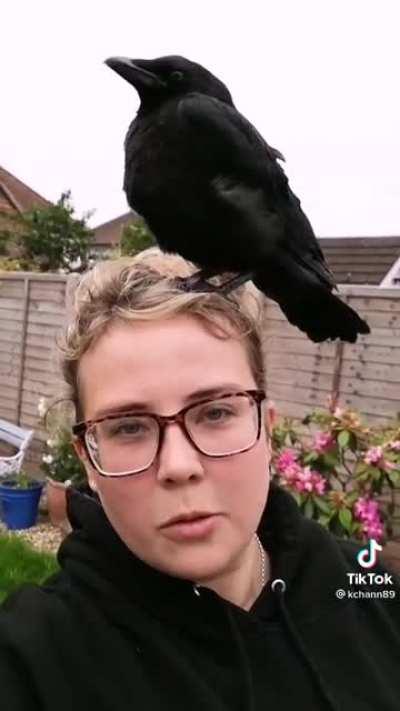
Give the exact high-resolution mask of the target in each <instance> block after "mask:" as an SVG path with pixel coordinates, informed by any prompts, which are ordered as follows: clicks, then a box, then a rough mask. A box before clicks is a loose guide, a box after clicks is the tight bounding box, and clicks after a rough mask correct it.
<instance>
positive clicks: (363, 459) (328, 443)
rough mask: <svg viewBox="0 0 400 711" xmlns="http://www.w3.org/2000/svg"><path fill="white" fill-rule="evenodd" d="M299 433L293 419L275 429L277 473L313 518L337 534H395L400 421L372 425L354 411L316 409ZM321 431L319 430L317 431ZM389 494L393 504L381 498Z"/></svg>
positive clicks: (379, 537)
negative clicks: (388, 424) (394, 520)
mask: <svg viewBox="0 0 400 711" xmlns="http://www.w3.org/2000/svg"><path fill="white" fill-rule="evenodd" d="M302 424H303V425H306V426H308V431H307V430H306V431H305V432H304V429H305V428H304V427H303V428H302V431H301V432H300V428H299V425H298V424H297V425H296V424H295V421H294V420H293V419H292V418H287V417H285V418H283V419H282V420H281V421H279V422H276V423H274V424H273V429H272V450H273V454H272V461H271V470H272V474H273V475H274V476H275V477H276V478H277V479H278V483H279V484H280V485H281V486H283V487H285V488H286V489H287V490H288V491H289V492H290V493H291V494H292V496H293V497H294V498H295V500H296V501H297V503H298V505H299V506H300V508H301V509H302V511H303V512H304V514H305V515H306V516H307V517H308V518H312V519H316V520H317V521H319V523H321V524H322V525H323V526H325V527H326V528H328V529H329V530H330V531H331V532H332V533H334V534H335V535H338V536H342V537H345V538H348V537H351V538H357V539H360V540H362V541H366V540H367V539H368V538H374V539H375V540H377V541H381V540H384V539H385V540H386V539H388V538H390V537H391V536H392V535H393V516H394V511H395V490H396V488H397V489H400V419H399V420H398V421H396V422H395V423H394V424H393V426H386V427H375V428H372V427H367V426H365V425H364V424H363V423H362V421H361V418H360V416H359V415H358V414H357V413H356V412H354V411H352V410H344V409H342V408H340V407H336V408H335V409H334V410H333V412H332V411H327V412H324V411H317V410H315V411H313V412H312V413H311V414H310V415H307V416H306V417H305V418H304V419H303V420H302ZM315 427H317V429H315ZM386 490H388V491H389V492H390V493H389V500H388V501H387V502H386V503H385V502H383V501H381V500H378V497H379V496H380V495H381V494H382V493H384V494H385V493H386Z"/></svg>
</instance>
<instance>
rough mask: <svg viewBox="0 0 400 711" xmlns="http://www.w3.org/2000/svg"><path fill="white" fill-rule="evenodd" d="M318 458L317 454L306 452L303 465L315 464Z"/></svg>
mask: <svg viewBox="0 0 400 711" xmlns="http://www.w3.org/2000/svg"><path fill="white" fill-rule="evenodd" d="M318 457H319V454H318V452H308V453H307V454H306V455H305V457H304V458H303V461H304V464H310V463H311V462H315V461H316V460H317V459H318Z"/></svg>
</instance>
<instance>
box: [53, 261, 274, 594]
mask: <svg viewBox="0 0 400 711" xmlns="http://www.w3.org/2000/svg"><path fill="white" fill-rule="evenodd" d="M194 271H195V267H194V266H193V265H191V264H190V263H189V262H186V261H185V260H183V259H182V258H181V257H178V256H177V255H169V254H166V255H164V254H162V253H161V252H160V251H159V250H158V248H151V249H149V250H146V251H145V252H141V253H140V254H139V255H137V256H136V257H135V258H123V259H119V260H115V261H113V262H104V263H101V264H99V265H97V266H96V267H95V268H94V269H93V270H92V271H91V272H89V273H88V274H86V275H85V276H84V277H83V279H82V280H81V283H80V284H79V286H78V288H77V290H76V294H75V302H74V309H73V314H72V319H71V323H70V324H69V327H68V329H67V332H66V334H65V343H64V344H63V345H62V354H63V355H62V368H63V373H64V377H65V379H66V382H67V383H68V384H69V387H70V390H71V397H72V399H73V401H74V403H75V406H76V411H77V419H78V420H89V419H90V420H93V419H95V418H97V417H100V416H101V415H102V414H103V413H104V412H110V411H112V410H114V409H115V408H118V407H123V406H126V405H128V404H129V405H130V404H131V403H133V402H135V403H136V402H139V401H140V402H141V403H145V404H146V409H147V410H148V411H149V412H152V413H156V414H159V415H171V414H175V413H177V412H178V411H180V410H181V409H182V408H183V407H184V406H185V405H187V404H189V403H192V402H193V403H195V402H196V397H193V393H195V392H197V391H198V390H201V389H206V388H220V387H221V388H223V390H221V393H223V392H224V391H225V392H229V391H230V390H231V391H232V390H237V391H244V390H254V389H265V373H264V359H263V353H262V345H261V335H260V332H261V322H262V306H261V302H259V301H258V296H257V293H258V292H256V290H255V289H254V288H253V287H252V286H249V285H245V286H242V287H240V288H239V289H237V290H236V291H235V292H233V293H232V294H230V295H229V298H227V297H226V296H222V295H218V294H216V293H207V294H205V293H195V292H194V293H193V292H192V293H184V292H182V291H180V290H179V289H178V288H177V287H176V285H175V284H174V282H173V278H174V277H175V276H189V275H190V274H192V273H193V272H194ZM189 398H190V399H189ZM197 399H198V400H199V399H204V398H200V397H198V398H197ZM254 406H255V403H254ZM142 409H143V408H142V407H141V408H140V410H142ZM262 409H263V413H262V423H261V424H262V427H261V435H260V437H259V439H258V441H257V442H256V443H255V445H254V446H253V447H252V448H251V449H249V450H248V451H244V452H242V453H238V454H234V455H232V456H228V457H220V458H212V457H208V456H207V455H205V454H203V453H201V452H199V451H198V450H197V449H196V448H195V447H193V445H192V444H191V442H190V441H189V440H188V439H187V438H186V436H185V434H184V432H183V431H182V430H181V429H180V426H179V425H178V424H177V423H174V424H168V425H167V428H166V430H165V437H164V441H163V445H162V448H161V450H160V452H159V453H158V456H157V458H156V459H155V460H154V462H153V464H152V465H151V466H150V467H149V468H148V469H146V470H145V471H143V472H141V473H139V474H134V475H131V476H128V477H122V478H111V477H104V476H102V475H101V474H100V473H99V472H98V471H97V470H96V469H95V468H94V466H93V465H92V463H91V462H90V461H89V459H88V457H87V453H86V451H85V448H84V447H83V446H82V442H79V441H78V442H76V450H77V452H78V454H79V456H80V457H81V459H82V461H83V462H84V465H85V468H86V471H87V475H88V479H89V483H90V486H91V487H92V489H93V490H96V491H97V493H98V495H99V497H100V500H101V502H102V505H103V508H104V510H105V512H106V514H107V516H108V518H109V520H110V522H111V524H112V525H113V527H114V529H115V530H116V532H117V533H118V534H119V536H120V537H121V539H122V540H123V541H124V542H125V544H126V545H127V546H128V547H129V548H130V549H131V550H132V551H133V552H134V553H135V554H136V555H138V556H139V557H140V558H142V559H143V560H145V561H146V562H148V563H149V564H150V565H153V566H154V567H156V568H158V569H160V570H164V571H165V572H168V573H169V574H172V575H176V576H178V577H185V578H189V579H196V580H198V581H199V580H203V581H205V580H207V579H211V578H213V577H215V575H218V573H220V572H221V570H223V569H225V568H226V567H227V566H228V567H229V566H236V565H238V563H239V559H240V557H241V556H243V555H244V551H245V549H246V548H247V547H248V545H249V543H250V540H251V538H252V537H253V534H254V531H255V530H256V529H257V526H258V523H259V519H260V516H261V513H262V511H263V509H264V506H265V502H266V498H267V494H268V486H269V478H268V464H269V457H270V450H269V442H268V438H267V436H266V427H265V424H266V423H265V414H266V402H265V401H264V403H262ZM193 510H197V511H199V510H202V511H208V512H212V513H218V514H220V515H219V516H218V517H217V518H216V519H215V527H214V529H213V530H212V531H211V532H210V534H209V535H207V536H205V537H204V538H199V539H196V540H192V541H190V542H189V541H184V542H183V541H176V540H172V539H171V537H170V536H169V534H168V532H167V530H166V529H160V526H161V525H162V524H163V523H164V522H165V521H166V520H167V519H169V518H171V517H173V516H176V515H178V514H181V513H182V512H187V511H193Z"/></svg>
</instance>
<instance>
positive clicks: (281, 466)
mask: <svg viewBox="0 0 400 711" xmlns="http://www.w3.org/2000/svg"><path fill="white" fill-rule="evenodd" d="M296 461H297V452H296V451H295V450H294V449H284V450H283V452H281V454H280V455H279V457H278V459H277V461H276V468H277V469H278V471H280V472H285V471H286V469H287V468H288V467H291V466H292V465H293V464H295V463H296Z"/></svg>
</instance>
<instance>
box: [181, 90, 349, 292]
mask: <svg viewBox="0 0 400 711" xmlns="http://www.w3.org/2000/svg"><path fill="white" fill-rule="evenodd" d="M177 108H178V111H177V118H178V126H179V131H180V133H181V136H182V138H183V139H184V138H186V140H187V141H188V145H192V146H193V145H195V146H196V151H198V152H201V153H203V152H204V153H205V154H208V155H210V154H211V155H213V156H214V163H215V166H216V175H215V176H213V178H218V177H219V176H222V178H224V177H226V178H227V179H228V180H229V179H230V180H232V179H233V180H237V181H238V183H241V184H243V185H245V186H246V189H248V188H251V187H254V188H260V187H262V188H263V189H264V191H265V193H266V194H268V195H269V196H270V199H269V200H268V204H267V201H266V205H265V207H266V209H268V210H270V211H275V212H277V213H278V214H279V213H280V212H281V211H282V209H285V211H286V210H290V211H291V213H292V214H293V215H295V216H296V218H297V221H298V227H299V229H298V230H296V231H295V232H294V234H293V235H292V236H291V238H290V239H288V238H287V231H285V230H282V235H284V238H283V239H282V243H281V244H279V245H277V247H278V249H283V250H285V251H287V252H289V253H291V254H292V256H293V257H294V259H296V260H298V261H299V262H301V263H303V264H304V266H305V267H306V268H308V269H310V268H311V269H312V270H313V271H314V272H315V273H316V274H317V275H318V276H319V277H320V278H321V279H322V280H323V281H324V282H325V283H326V284H327V285H328V286H329V287H330V288H332V287H336V284H335V280H334V276H333V274H332V272H331V271H330V269H329V267H328V265H327V264H326V262H325V258H324V255H323V252H322V250H321V247H320V245H319V243H318V241H317V239H316V237H315V235H314V232H313V229H312V227H311V225H310V223H309V221H308V219H307V217H306V215H305V214H304V213H303V211H302V210H301V206H300V200H299V199H298V198H297V197H296V195H295V194H294V193H293V192H292V191H291V189H290V187H289V182H288V179H287V177H286V175H285V173H284V171H283V169H282V167H281V166H280V165H279V163H278V162H277V160H278V159H281V160H282V158H283V156H282V154H281V153H280V152H279V151H278V150H277V149H275V148H272V147H271V146H269V145H268V143H267V142H266V141H265V140H264V139H263V137H262V136H261V135H260V134H259V133H258V131H257V130H256V129H255V128H254V126H253V125H252V124H251V123H250V122H249V121H248V120H247V119H246V118H245V117H244V116H243V115H242V114H240V113H239V112H238V111H237V110H236V109H235V107H234V106H229V104H226V103H224V102H222V101H219V100H218V99H215V98H213V97H210V96H206V95H205V94H198V93H192V94H187V95H186V96H185V97H183V98H182V99H180V100H179V102H178V107H177ZM185 142H186V141H185Z"/></svg>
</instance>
